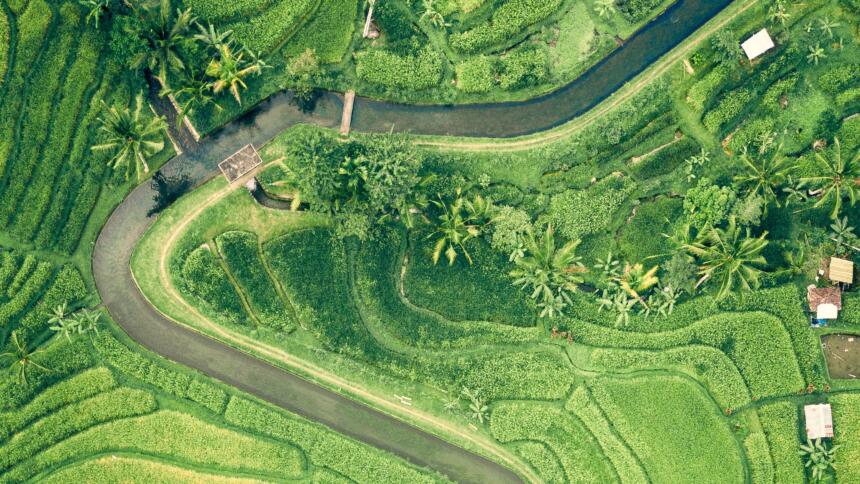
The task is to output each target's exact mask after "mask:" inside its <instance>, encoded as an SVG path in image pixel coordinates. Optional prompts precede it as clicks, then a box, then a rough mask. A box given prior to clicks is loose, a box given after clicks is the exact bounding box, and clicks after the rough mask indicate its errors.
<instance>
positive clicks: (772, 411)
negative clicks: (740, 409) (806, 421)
mask: <svg viewBox="0 0 860 484" xmlns="http://www.w3.org/2000/svg"><path fill="white" fill-rule="evenodd" d="M758 415H759V421H760V422H761V426H762V430H763V431H764V434H765V436H766V437H767V443H768V444H769V446H770V455H771V458H772V459H773V465H774V469H775V471H776V482H804V481H805V479H806V476H805V472H804V470H803V463H802V462H801V460H800V456H799V455H798V453H797V448H798V446H799V445H800V440H799V438H798V434H797V430H798V418H797V407H796V406H795V405H794V404H793V403H791V402H778V403H773V404H770V405H767V406H764V407H761V408H759V409H758Z"/></svg>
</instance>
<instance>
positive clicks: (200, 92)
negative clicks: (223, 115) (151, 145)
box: [160, 69, 224, 128]
mask: <svg viewBox="0 0 860 484" xmlns="http://www.w3.org/2000/svg"><path fill="white" fill-rule="evenodd" d="M179 84H180V85H181V86H182V87H180V88H178V89H170V88H167V89H162V90H161V93H160V95H161V96H167V95H171V94H172V95H173V96H174V99H176V102H177V103H178V104H179V108H178V110H177V111H178V112H177V116H176V127H177V128H179V126H180V125H181V124H182V122H183V121H184V120H185V118H186V117H188V116H191V115H192V114H194V110H195V109H203V108H205V107H206V106H213V107H214V108H215V109H216V110H218V111H222V110H223V109H224V108H223V107H221V105H220V104H218V102H217V101H216V100H215V96H214V95H213V92H212V84H211V83H210V82H209V80H208V79H207V78H206V76H205V73H204V72H202V71H199V70H196V69H185V70H184V71H183V75H182V80H181V82H180V83H179Z"/></svg>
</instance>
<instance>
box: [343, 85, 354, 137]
mask: <svg viewBox="0 0 860 484" xmlns="http://www.w3.org/2000/svg"><path fill="white" fill-rule="evenodd" d="M354 104H355V91H347V93H346V94H345V95H344V96H343V116H342V117H341V118H340V134H342V135H344V136H346V135H348V134H349V130H350V126H351V125H352V107H353V105H354Z"/></svg>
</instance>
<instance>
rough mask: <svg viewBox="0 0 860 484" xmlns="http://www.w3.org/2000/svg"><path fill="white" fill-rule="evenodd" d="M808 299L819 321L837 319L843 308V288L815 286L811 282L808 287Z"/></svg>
mask: <svg viewBox="0 0 860 484" xmlns="http://www.w3.org/2000/svg"><path fill="white" fill-rule="evenodd" d="M806 299H807V301H808V302H809V310H810V311H811V312H812V313H813V314H815V319H817V320H819V321H823V320H828V319H836V318H837V317H839V311H841V310H842V290H841V289H839V288H838V287H815V285H814V284H810V285H809V286H808V287H807V288H806Z"/></svg>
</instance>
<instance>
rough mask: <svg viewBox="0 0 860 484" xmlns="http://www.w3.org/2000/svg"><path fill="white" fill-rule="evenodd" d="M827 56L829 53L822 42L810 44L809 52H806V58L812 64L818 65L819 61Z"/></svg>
mask: <svg viewBox="0 0 860 484" xmlns="http://www.w3.org/2000/svg"><path fill="white" fill-rule="evenodd" d="M825 57H827V54H826V53H825V52H824V49H823V48H822V47H821V44H820V43H819V44H815V46H814V47H813V46H811V45H810V46H809V54H806V60H807V61H808V62H810V63H812V64H815V65H818V62H820V61H821V59H824V58H825Z"/></svg>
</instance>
